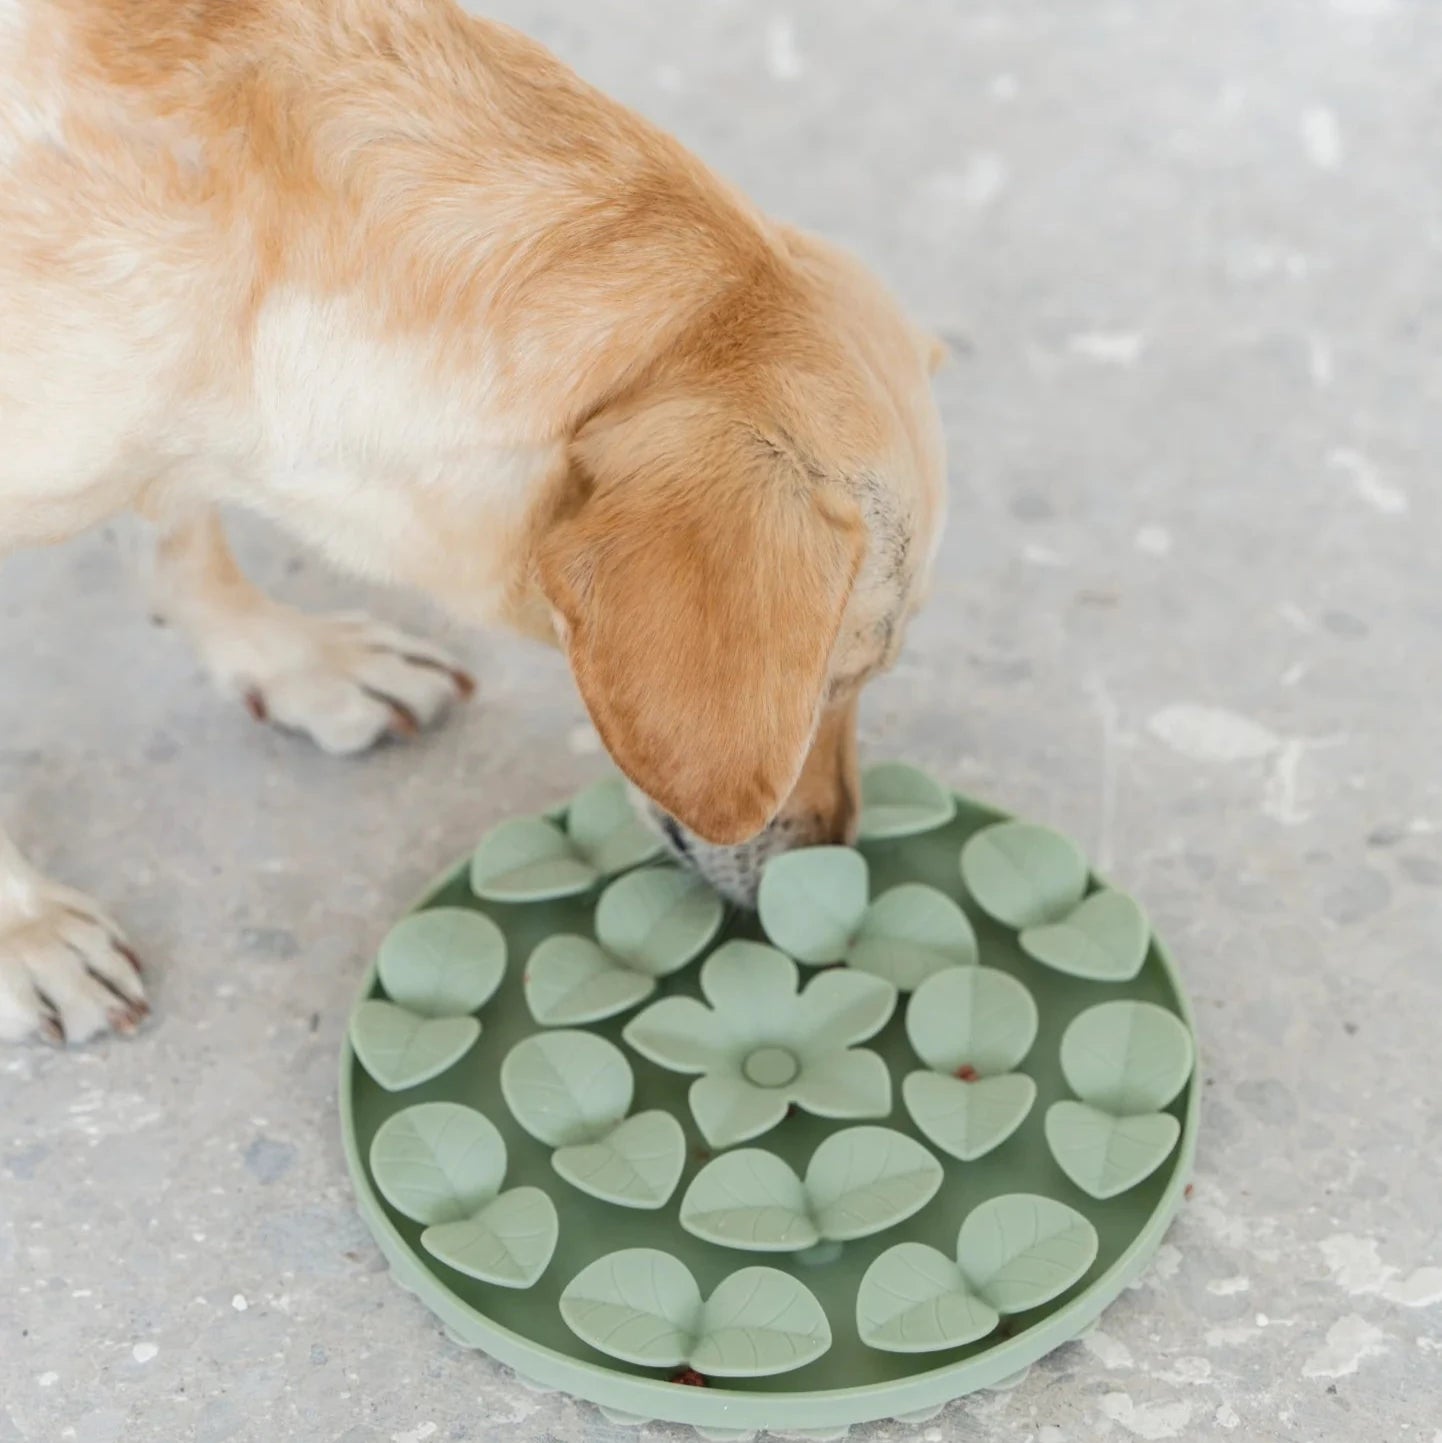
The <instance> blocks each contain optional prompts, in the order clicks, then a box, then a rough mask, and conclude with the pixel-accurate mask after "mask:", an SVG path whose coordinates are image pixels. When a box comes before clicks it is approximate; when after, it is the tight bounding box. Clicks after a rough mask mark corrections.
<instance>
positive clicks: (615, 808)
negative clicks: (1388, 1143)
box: [340, 764, 1199, 1438]
mask: <svg viewBox="0 0 1442 1443" xmlns="http://www.w3.org/2000/svg"><path fill="white" fill-rule="evenodd" d="M1198 1094H1199V1089H1198V1086H1197V1083H1196V1079H1195V1046H1194V1035H1193V1023H1192V1015H1191V1009H1190V1007H1189V1005H1188V1002H1187V998H1186V995H1185V993H1184V991H1183V989H1182V985H1181V981H1180V978H1179V977H1178V975H1177V972H1176V969H1175V967H1174V966H1173V964H1172V961H1171V959H1170V958H1169V956H1168V955H1167V952H1166V950H1165V948H1164V947H1163V945H1162V944H1161V942H1160V941H1159V940H1158V939H1157V938H1155V937H1154V936H1152V935H1151V932H1150V928H1149V926H1148V923H1147V920H1146V918H1145V916H1144V914H1143V913H1142V911H1141V909H1140V908H1139V907H1138V906H1137V904H1136V903H1135V902H1134V901H1133V900H1132V899H1131V898H1130V897H1128V896H1126V895H1125V894H1123V893H1121V892H1118V891H1115V890H1113V889H1111V888H1109V887H1108V886H1107V885H1106V884H1105V883H1104V882H1102V881H1101V880H1099V879H1098V878H1096V877H1095V876H1094V875H1093V874H1092V873H1091V872H1090V870H1089V868H1088V866H1087V863H1086V860H1085V858H1084V856H1083V854H1082V853H1081V851H1080V850H1079V849H1078V848H1077V847H1076V846H1075V845H1074V844H1073V843H1072V842H1070V841H1068V840H1067V839H1066V838H1064V837H1062V836H1060V835H1058V834H1057V833H1055V832H1052V831H1050V830H1048V829H1046V828H1044V827H1038V826H1032V825H1030V824H1027V823H1022V822H1017V821H1013V820H1011V819H1008V818H1006V817H1003V816H1001V815H999V814H998V813H996V812H994V811H992V810H991V809H990V808H988V807H986V806H984V805H982V804H981V803H979V802H975V801H972V800H969V799H967V798H964V797H953V796H952V795H951V794H950V793H948V792H946V791H945V790H944V789H942V788H941V787H940V786H938V785H937V784H936V783H935V782H934V781H932V780H931V779H930V778H928V777H926V776H925V775H924V774H923V773H921V772H918V771H916V770H914V769H913V768H910V767H906V766H903V765H901V764H886V765H883V766H879V767H876V768H873V769H872V770H871V771H870V772H868V773H867V775H866V777H865V778H864V782H863V811H862V827H861V840H860V842H859V844H858V845H857V847H856V848H854V849H852V848H846V847H815V848H810V849H807V850H803V851H798V852H791V853H787V854H785V855H784V856H781V857H778V858H776V859H775V860H773V861H772V862H771V863H770V864H769V865H768V866H767V868H766V871H765V874H764V876H763V878H762V885H761V891H760V897H759V902H758V912H757V913H756V914H755V915H753V914H750V913H745V912H741V911H738V910H736V909H734V908H732V907H730V906H729V905H727V904H726V903H724V902H723V901H722V899H721V898H720V897H718V896H717V895H716V894H715V893H714V892H712V891H711V889H710V888H709V886H708V885H707V884H706V883H705V882H704V881H703V880H701V879H700V878H699V877H698V876H696V875H694V874H692V873H691V872H689V871H685V870H682V869H680V868H677V867H675V866H672V865H671V864H669V863H668V862H663V861H661V860H659V845H658V843H657V842H656V840H655V838H654V837H653V836H652V834H651V833H650V832H649V831H648V830H647V829H646V828H645V827H644V826H643V825H642V824H641V823H640V822H639V821H638V820H637V819H636V818H635V817H634V815H633V814H632V812H631V810H630V807H629V804H628V802H627V800H626V795H625V788H624V784H623V783H622V781H621V779H620V778H610V779H607V780H606V781H603V782H600V783H597V784H596V785H595V786H593V787H590V788H587V789H586V791H584V792H582V793H581V794H580V795H579V796H577V797H576V798H575V799H574V800H573V801H572V802H571V803H570V805H569V806H568V807H567V808H565V809H564V810H562V811H560V812H558V813H556V814H553V815H551V816H546V817H531V818H523V819H518V820H514V821H509V822H505V823H502V824H501V825H500V826H499V827H497V828H495V829H494V830H493V831H492V832H491V833H489V834H488V835H487V836H486V837H485V838H483V839H482V840H481V842H480V844H479V846H478V847H477V849H476V851H475V853H474V854H473V856H471V857H469V858H467V859H465V861H464V863H463V864H462V865H460V866H458V867H457V868H456V869H455V870H454V871H452V872H451V873H450V874H449V875H448V876H447V877H446V878H445V879H444V880H443V881H441V882H440V883H439V884H438V885H437V886H435V887H434V888H433V889H432V890H431V891H430V892H429V894H428V895H427V896H426V897H425V898H424V899H423V900H422V901H421V902H420V904H419V905H418V906H417V907H416V909H415V910H414V911H413V912H412V913H410V914H409V915H408V916H406V917H404V918H403V919H401V921H400V922H398V923H397V924H396V926H395V927H394V928H393V929H392V931H391V932H390V933H389V935H388V936H387V937H386V938H385V940H384V942H383V943H382V945H381V948H380V952H379V955H378V957H377V959H376V964H375V966H374V967H372V968H371V970H370V972H369V973H368V975H367V977H366V980H365V984H364V986H363V988H362V991H361V996H360V998H359V999H358V1001H357V1004H356V1007H355V1010H354V1012H353V1014H352V1017H351V1025H350V1031H349V1038H348V1042H347V1045H346V1047H345V1049H344V1052H343V1056H342V1063H341V1089H340V1097H341V1113H342V1122H343V1127H344V1139H345V1148H346V1157H347V1161H348V1164H349V1167H350V1172H351V1176H352V1179H353V1181H354V1184H355V1188H356V1192H357V1196H358V1199H359V1203H360V1210H361V1214H362V1216H363V1217H364V1218H365V1220H366V1223H367V1224H368V1226H369V1227H370V1229H371V1231H372V1232H373V1233H374V1235H375V1237H376V1240H377V1242H378V1243H379V1244H380V1246H381V1249H382V1251H383V1252H384V1253H385V1255H386V1257H387V1259H388V1261H389V1262H390V1265H391V1268H392V1271H393V1273H394V1275H395V1276H396V1278H397V1279H398V1280H399V1281H400V1282H401V1283H402V1284H403V1285H404V1286H405V1287H407V1288H408V1289H410V1290H411V1291H412V1292H414V1293H415V1294H416V1295H417V1296H418V1297H419V1298H420V1299H421V1301H422V1302H424V1303H425V1304H426V1306H427V1307H428V1308H430V1309H431V1310H432V1311H433V1312H434V1313H435V1314H436V1315H437V1316H438V1317H439V1318H440V1319H441V1320H442V1322H443V1323H444V1324H445V1326H446V1328H447V1330H448V1332H449V1334H450V1335H451V1336H452V1337H453V1338H454V1339H455V1341H457V1342H458V1343H461V1344H463V1345H465V1346H468V1347H473V1348H480V1349H482V1350H484V1351H485V1352H487V1353H489V1354H491V1355H492V1356H493V1357H495V1358H497V1359H498V1360H500V1361H501V1362H502V1363H505V1364H507V1365H509V1366H510V1367H511V1368H513V1369H515V1371H516V1372H517V1373H518V1374H519V1375H521V1377H522V1378H524V1379H525V1380H526V1381H527V1382H529V1383H531V1384H533V1385H536V1386H539V1387H543V1388H554V1389H562V1390H565V1391H567V1392H569V1393H572V1394H574V1395H576V1396H577V1397H580V1398H584V1399H587V1400H589V1401H591V1402H593V1403H596V1404H598V1405H599V1406H600V1407H601V1408H602V1409H603V1410H604V1411H605V1412H606V1414H607V1416H608V1417H610V1418H612V1419H613V1420H616V1419H620V1420H627V1421H633V1422H638V1423H639V1422H643V1421H649V1420H653V1419H659V1420H665V1421H668V1422H676V1423H691V1424H694V1425H695V1426H696V1427H697V1428H698V1430H700V1431H701V1432H702V1433H703V1434H704V1435H705V1436H706V1437H708V1438H709V1437H716V1438H721V1437H741V1436H745V1435H749V1434H751V1433H753V1432H756V1431H759V1430H763V1429H765V1430H769V1431H773V1432H781V1433H790V1434H814V1435H817V1436H821V1435H826V1436H835V1435H836V1434H838V1433H840V1432H844V1431H845V1429H846V1428H848V1427H849V1426H850V1425H852V1424H854V1423H861V1422H866V1421H870V1420H872V1419H878V1418H890V1417H895V1418H902V1419H908V1420H919V1419H921V1418H924V1417H929V1416H930V1415H932V1414H934V1413H935V1412H937V1411H938V1410H939V1409H940V1408H942V1407H943V1406H944V1405H945V1404H946V1403H948V1402H950V1401H951V1400H952V1399H954V1398H957V1397H960V1396H961V1395H963V1394H965V1393H969V1392H971V1391H973V1390H975V1389H978V1388H987V1387H999V1386H1005V1385H1006V1384H1008V1383H1009V1382H1011V1381H1013V1380H1014V1379H1015V1378H1016V1377H1017V1376H1018V1375H1020V1374H1021V1373H1022V1372H1024V1371H1025V1369H1026V1368H1027V1367H1028V1366H1029V1365H1030V1364H1032V1363H1033V1362H1035V1361H1036V1360H1037V1359H1038V1358H1040V1357H1042V1356H1043V1355H1045V1354H1046V1353H1048V1352H1050V1351H1051V1350H1052V1349H1054V1348H1056V1347H1058V1346H1060V1345H1061V1344H1063V1343H1065V1342H1067V1341H1069V1340H1071V1339H1073V1338H1075V1337H1078V1336H1079V1335H1080V1334H1082V1333H1084V1332H1085V1331H1086V1330H1087V1329H1088V1328H1089V1327H1091V1325H1092V1324H1093V1323H1094V1322H1095V1320H1096V1318H1097V1317H1098V1316H1099V1314H1100V1313H1101V1312H1102V1310H1103V1309H1104V1308H1105V1307H1106V1306H1107V1305H1108V1304H1109V1303H1110V1302H1111V1301H1112V1300H1113V1299H1114V1298H1115V1297H1116V1296H1117V1295H1118V1294H1119V1293H1120V1292H1121V1291H1122V1289H1123V1288H1124V1287H1125V1286H1126V1285H1127V1284H1128V1283H1129V1282H1131V1281H1133V1280H1134V1279H1135V1278H1136V1277H1137V1276H1138V1274H1139V1273H1140V1272H1141V1271H1142V1269H1143V1268H1144V1266H1145V1265H1146V1263H1147V1261H1148V1260H1149V1259H1150V1257H1151V1256H1152V1254H1153V1252H1154V1251H1155V1250H1156V1248H1157V1245H1158V1244H1159V1243H1160V1242H1161V1239H1162V1237H1163V1235H1164V1233H1165V1232H1166V1229H1167V1227H1168V1225H1169V1224H1170V1222H1171V1220H1172V1218H1173V1216H1174V1215H1175V1213H1176V1210H1177V1208H1178V1206H1179V1205H1180V1203H1181V1200H1182V1195H1183V1191H1184V1188H1185V1185H1186V1181H1187V1178H1188V1175H1189V1173H1190V1170H1191V1165H1192V1157H1193V1152H1194V1149H1195V1144H1196V1132H1197V1106H1198Z"/></svg>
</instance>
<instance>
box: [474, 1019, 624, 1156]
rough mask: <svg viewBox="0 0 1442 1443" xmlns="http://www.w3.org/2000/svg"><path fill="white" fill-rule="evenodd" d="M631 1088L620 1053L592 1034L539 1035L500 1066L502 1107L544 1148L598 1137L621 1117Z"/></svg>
mask: <svg viewBox="0 0 1442 1443" xmlns="http://www.w3.org/2000/svg"><path fill="white" fill-rule="evenodd" d="M634 1088H635V1079H634V1078H633V1077H632V1075H631V1064H630V1063H629V1062H627V1061H626V1056H625V1054H624V1053H623V1052H622V1051H621V1049H620V1048H619V1047H617V1046H616V1045H615V1044H614V1043H612V1042H608V1041H606V1039H605V1038H604V1037H597V1036H596V1035H595V1033H593V1032H575V1031H570V1030H566V1031H557V1032H539V1033H537V1034H536V1035H535V1036H534V1037H527V1038H526V1039H524V1041H521V1042H518V1043H517V1044H516V1045H515V1046H514V1047H513V1048H511V1050H510V1051H509V1052H508V1053H507V1054H506V1059H505V1061H504V1062H502V1063H501V1095H502V1096H503V1097H504V1098H505V1099H506V1106H507V1107H509V1108H510V1109H511V1115H512V1116H513V1117H514V1118H515V1119H516V1121H517V1122H518V1123H520V1124H521V1126H522V1127H523V1128H525V1130H526V1131H527V1132H528V1133H530V1134H531V1136H532V1137H534V1138H535V1139H536V1140H537V1141H539V1142H543V1143H545V1144H546V1146H547V1147H572V1146H575V1145H576V1144H578V1143H586V1142H595V1141H597V1140H598V1139H599V1138H601V1137H603V1136H604V1135H605V1134H606V1133H608V1132H610V1131H611V1129H612V1128H613V1127H615V1125H616V1124H617V1123H618V1122H620V1120H621V1119H622V1118H623V1117H625V1115H626V1113H627V1111H628V1110H629V1108H630V1106H631V1097H632V1094H633V1091H634Z"/></svg>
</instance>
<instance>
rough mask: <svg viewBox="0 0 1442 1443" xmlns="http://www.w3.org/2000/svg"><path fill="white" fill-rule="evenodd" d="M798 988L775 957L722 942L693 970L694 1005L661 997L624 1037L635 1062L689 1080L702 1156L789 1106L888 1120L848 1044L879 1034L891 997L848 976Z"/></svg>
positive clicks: (878, 1087)
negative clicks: (697, 977) (700, 996)
mask: <svg viewBox="0 0 1442 1443" xmlns="http://www.w3.org/2000/svg"><path fill="white" fill-rule="evenodd" d="M800 980H801V979H800V972H799V971H798V969H797V966H796V964H795V963H794V962H793V961H792V960H791V959H790V958H789V957H787V956H786V955H785V954H784V953H781V952H778V951H776V950H775V949H774V948H772V947H765V946H762V945H761V944H760V943H758V942H728V943H726V945H725V946H723V947H720V948H718V949H717V950H716V951H715V952H713V953H712V954H711V956H710V957H708V958H707V959H706V961H705V963H704V964H703V965H702V968H701V991H702V992H703V993H704V994H705V997H706V1002H705V1003H702V1002H699V1001H697V1000H696V999H695V998H691V997H667V998H665V999H663V1000H662V1001H660V1002H655V1003H653V1004H652V1005H651V1006H650V1007H648V1008H647V1009H646V1010H645V1011H644V1012H642V1013H641V1014H640V1015H639V1016H638V1017H636V1018H635V1019H634V1020H633V1021H632V1022H631V1023H630V1025H629V1026H628V1027H627V1028H626V1030H625V1033H624V1034H623V1035H624V1036H625V1039H626V1041H627V1042H628V1043H630V1045H631V1046H632V1047H633V1048H635V1050H636V1051H637V1052H639V1053H640V1054H641V1055H642V1056H643V1057H645V1058H648V1059H649V1060H650V1061H652V1062H655V1063H657V1064H659V1065H660V1066H662V1067H667V1068H670V1069H671V1071H673V1072H682V1073H695V1074H699V1076H698V1077H697V1080H696V1081H695V1082H694V1083H693V1084H692V1085H691V1092H690V1102H691V1112H692V1114H693V1115H694V1116H695V1118H696V1125H697V1126H698V1127H699V1128H700V1129H701V1132H702V1134H703V1135H704V1136H705V1138H706V1140H707V1142H709V1143H710V1144H711V1146H712V1147H731V1146H732V1145H733V1144H735V1143H738V1142H747V1141H749V1140H750V1139H751V1138H753V1137H760V1136H761V1134H762V1133H764V1132H768V1131H770V1129H771V1128H773V1127H775V1126H776V1124H777V1123H778V1122H780V1121H781V1119H782V1118H784V1117H785V1116H786V1113H787V1110H788V1109H789V1108H790V1107H791V1106H792V1105H793V1104H795V1105H796V1106H797V1107H801V1108H804V1109H805V1110H806V1111H807V1112H810V1113H813V1114H815V1115H816V1116H817V1117H829V1118H862V1117H885V1116H886V1114H887V1113H888V1112H890V1111H891V1077H890V1075H889V1074H888V1072H887V1070H886V1064H885V1063H884V1062H882V1060H881V1058H880V1057H878V1056H877V1055H876V1053H874V1052H870V1051H868V1050H866V1049H864V1048H859V1047H857V1046H855V1044H856V1043H858V1042H864V1041H866V1039H867V1038H869V1037H874V1036H875V1035H876V1034H877V1033H878V1032H879V1031H881V1029H882V1028H883V1027H884V1026H885V1025H886V1022H887V1019H888V1018H890V1016H891V1014H892V1012H893V1011H894V1010H895V1008H896V989H895V988H894V987H893V986H892V985H891V984H890V983H889V982H886V981H883V980H882V979H881V978H880V977H873V976H871V975H870V974H869V973H865V972H855V971H851V970H850V969H845V970H836V971H831V972H823V973H822V974H821V975H820V976H819V977H817V978H815V979H814V980H813V981H812V982H811V984H810V985H809V986H808V987H807V988H806V990H805V991H804V992H802V991H800V990H799V988H800ZM707 1003H709V1004H710V1005H709V1006H708V1005H706V1004H707Z"/></svg>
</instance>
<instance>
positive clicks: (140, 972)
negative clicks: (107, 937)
mask: <svg viewBox="0 0 1442 1443" xmlns="http://www.w3.org/2000/svg"><path fill="white" fill-rule="evenodd" d="M110 945H111V946H112V947H114V948H115V950H116V951H117V952H119V953H120V955H121V956H122V957H124V958H125V960H126V961H127V962H129V963H130V966H131V968H132V970H133V971H134V973H135V975H136V976H137V977H143V976H144V975H145V968H144V966H143V965H142V963H141V961H140V958H139V957H137V956H136V955H135V953H134V952H133V951H132V950H131V948H129V947H127V946H126V945H125V943H124V942H117V941H115V939H114V938H112V939H111V942H110Z"/></svg>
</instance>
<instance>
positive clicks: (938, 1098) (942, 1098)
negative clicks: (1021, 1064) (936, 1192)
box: [901, 1072, 1036, 1162]
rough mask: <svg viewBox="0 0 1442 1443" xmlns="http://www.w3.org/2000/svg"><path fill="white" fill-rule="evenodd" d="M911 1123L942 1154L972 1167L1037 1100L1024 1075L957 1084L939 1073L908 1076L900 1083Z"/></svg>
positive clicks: (1033, 1086) (1011, 1130)
mask: <svg viewBox="0 0 1442 1443" xmlns="http://www.w3.org/2000/svg"><path fill="white" fill-rule="evenodd" d="M901 1095H902V1098H903V1099H904V1100H905V1102H906V1110H907V1111H908V1112H909V1113H910V1114H911V1118H912V1121H913V1122H915V1123H916V1125H917V1127H918V1128H919V1129H920V1130H921V1131H922V1132H923V1133H924V1134H925V1135H926V1137H927V1138H928V1139H930V1141H931V1142H933V1143H934V1144H935V1145H936V1146H937V1147H939V1148H940V1149H941V1150H942V1151H943V1152H944V1153H948V1154H950V1156H952V1157H955V1158H959V1159H960V1160H961V1161H962V1162H973V1161H975V1160H976V1159H977V1158H979V1157H985V1156H986V1154H987V1153H989V1152H991V1151H992V1149H993V1148H997V1147H1000V1146H1001V1144H1002V1143H1004V1142H1005V1141H1006V1140H1007V1138H1009V1137H1010V1136H1011V1135H1012V1133H1014V1132H1015V1131H1016V1130H1017V1128H1019V1127H1020V1126H1021V1125H1022V1123H1023V1122H1025V1121H1026V1118H1027V1114H1028V1113H1029V1112H1030V1111H1031V1108H1032V1104H1033V1103H1034V1102H1035V1101H1036V1083H1034V1082H1033V1081H1032V1080H1031V1078H1029V1077H1027V1076H1026V1075H1025V1074H1024V1073H1020V1072H1006V1073H1002V1074H1001V1076H999V1077H979V1078H977V1079H976V1081H975V1082H962V1081H961V1080H960V1079H959V1078H956V1077H947V1076H944V1075H943V1074H942V1073H939V1072H913V1073H912V1074H911V1075H910V1076H909V1077H907V1078H906V1080H905V1081H904V1082H903V1083H902V1084H901Z"/></svg>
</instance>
